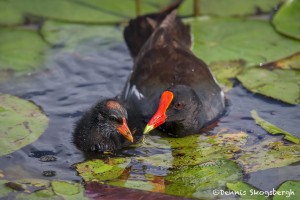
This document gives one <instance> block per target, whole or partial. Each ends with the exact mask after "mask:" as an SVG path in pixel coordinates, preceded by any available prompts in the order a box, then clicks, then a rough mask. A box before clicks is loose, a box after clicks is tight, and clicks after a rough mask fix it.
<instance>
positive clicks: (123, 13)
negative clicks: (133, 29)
mask: <svg viewBox="0 0 300 200" xmlns="http://www.w3.org/2000/svg"><path fill="white" fill-rule="evenodd" d="M8 2H9V3H10V4H11V5H12V6H14V7H16V8H18V9H20V10H21V11H22V12H23V13H25V14H30V15H34V16H39V17H43V18H48V19H55V20H61V21H67V22H76V23H89V24H91V23H93V24H99V23H118V22H124V21H127V20H129V19H130V18H134V17H135V16H136V5H135V1H133V0H114V1H111V0H101V1H98V0H74V1H69V0H43V1H40V0H27V1H26V2H25V1H19V0H8ZM167 3H168V2H165V3H164V4H162V3H161V1H158V0H156V1H153V0H152V1H151V0H148V1H146V0H143V1H142V3H141V14H144V13H149V12H155V11H159V10H160V9H161V8H162V7H163V5H166V4H167ZM124 5H125V6H124Z"/></svg>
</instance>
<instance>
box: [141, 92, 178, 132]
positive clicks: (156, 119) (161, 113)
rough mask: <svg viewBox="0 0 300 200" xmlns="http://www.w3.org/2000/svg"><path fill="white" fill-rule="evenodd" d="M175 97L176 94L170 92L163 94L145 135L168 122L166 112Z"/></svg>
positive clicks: (145, 130)
mask: <svg viewBox="0 0 300 200" xmlns="http://www.w3.org/2000/svg"><path fill="white" fill-rule="evenodd" d="M173 96H174V94H173V93H172V92H170V91H165V92H163V93H162V95H161V97H160V102H159V106H158V109H157V111H156V113H155V114H154V115H153V117H152V118H151V120H150V121H149V122H148V124H147V126H146V127H145V129H144V134H146V133H148V132H150V131H151V130H153V129H155V128H156V127H158V126H160V125H161V124H163V123H164V122H165V121H166V119H167V115H166V111H167V109H168V107H169V106H170V104H171V102H172V100H173Z"/></svg>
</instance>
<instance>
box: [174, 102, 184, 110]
mask: <svg viewBox="0 0 300 200" xmlns="http://www.w3.org/2000/svg"><path fill="white" fill-rule="evenodd" d="M174 107H175V109H177V110H181V109H182V108H183V103H182V102H177V103H176V104H175V106H174Z"/></svg>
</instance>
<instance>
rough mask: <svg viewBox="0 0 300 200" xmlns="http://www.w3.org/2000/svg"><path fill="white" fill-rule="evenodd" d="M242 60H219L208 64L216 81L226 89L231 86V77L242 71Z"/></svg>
mask: <svg viewBox="0 0 300 200" xmlns="http://www.w3.org/2000/svg"><path fill="white" fill-rule="evenodd" d="M243 66H244V62H243V61H242V60H233V61H224V62H222V61H220V62H213V63H211V64H210V66H209V67H210V69H211V71H212V73H213V74H214V75H215V77H216V78H217V80H218V82H219V83H220V84H221V85H223V87H224V86H225V87H224V88H223V89H225V90H228V89H230V88H232V86H233V82H232V81H231V80H230V79H231V78H235V77H236V76H237V75H238V74H239V73H241V72H242V71H243Z"/></svg>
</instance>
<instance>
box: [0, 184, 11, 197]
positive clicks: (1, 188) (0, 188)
mask: <svg viewBox="0 0 300 200" xmlns="http://www.w3.org/2000/svg"><path fill="white" fill-rule="evenodd" d="M7 182H8V181H7V180H0V197H1V198H3V197H6V196H7V195H8V194H9V193H11V192H13V189H11V188H9V187H6V185H5V184H6V183H7Z"/></svg>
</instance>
